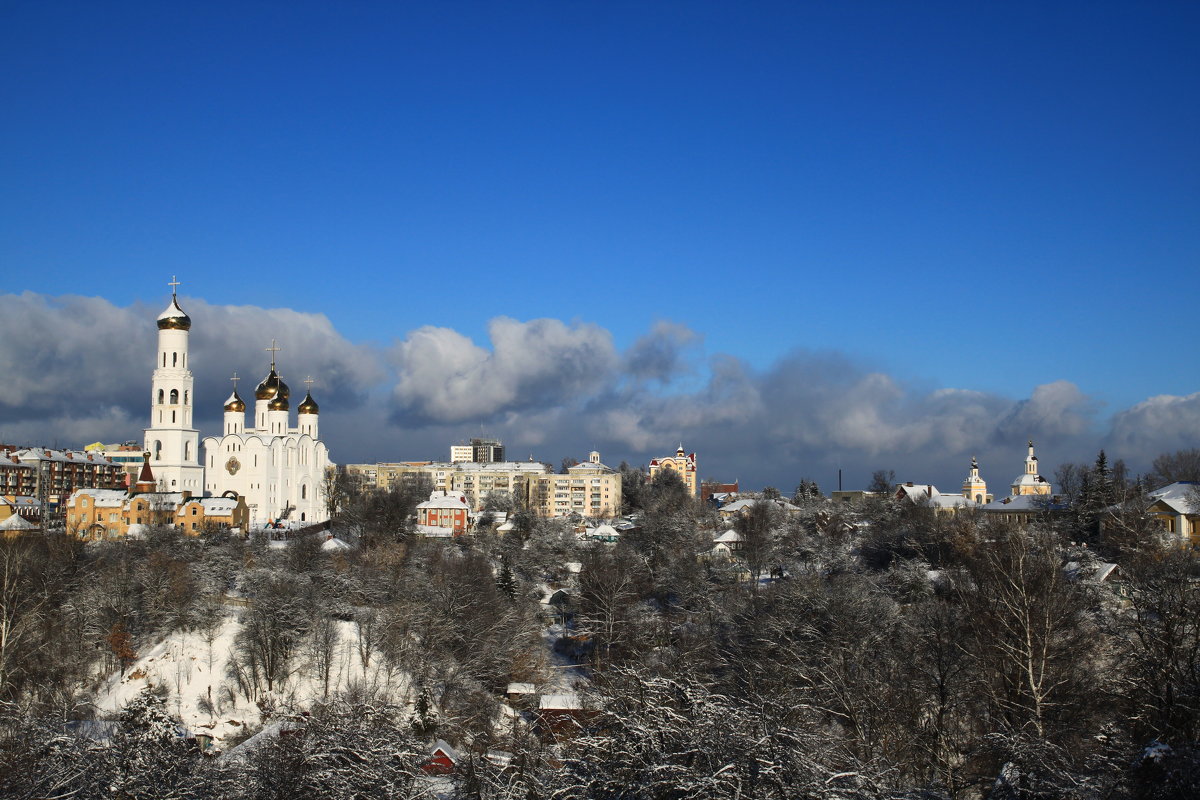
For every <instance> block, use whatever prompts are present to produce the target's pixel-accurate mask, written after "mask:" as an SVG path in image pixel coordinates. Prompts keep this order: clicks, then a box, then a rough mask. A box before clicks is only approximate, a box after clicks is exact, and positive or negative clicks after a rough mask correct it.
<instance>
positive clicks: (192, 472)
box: [146, 276, 204, 496]
mask: <svg viewBox="0 0 1200 800" xmlns="http://www.w3.org/2000/svg"><path fill="white" fill-rule="evenodd" d="M168 285H169V286H170V287H171V304H170V305H169V306H167V308H166V310H165V311H163V312H162V313H161V314H159V315H158V355H157V357H156V359H155V363H154V377H153V380H152V385H151V396H150V427H149V428H146V450H147V451H148V452H149V453H150V463H151V464H152V465H153V469H154V475H155V476H156V477H157V478H158V485H159V489H160V490H162V491H167V492H182V491H190V492H191V493H192V494H193V495H197V496H199V495H202V494H203V493H204V468H203V467H201V466H200V453H199V447H198V445H199V442H200V432H199V431H197V430H195V429H194V428H192V408H193V406H194V401H195V397H193V396H192V373H191V370H189V369H188V363H187V360H188V331H190V330H191V327H192V320H191V318H190V317H188V315H187V314H185V313H183V309H182V308H180V307H179V300H178V299H177V298H176V296H175V289H176V288H177V287H178V286H179V282H178V281H177V280H175V278H174V276H172V278H171V282H170V283H169V284H168Z"/></svg>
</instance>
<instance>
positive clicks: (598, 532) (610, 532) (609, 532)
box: [592, 522, 617, 536]
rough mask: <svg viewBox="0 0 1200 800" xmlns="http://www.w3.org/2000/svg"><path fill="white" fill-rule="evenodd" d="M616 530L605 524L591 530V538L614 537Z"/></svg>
mask: <svg viewBox="0 0 1200 800" xmlns="http://www.w3.org/2000/svg"><path fill="white" fill-rule="evenodd" d="M616 535H617V529H616V528H614V527H613V526H612V525H609V524H608V523H607V522H606V523H604V524H602V525H597V526H596V527H595V528H593V529H592V536H616Z"/></svg>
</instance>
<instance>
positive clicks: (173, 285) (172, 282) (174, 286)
mask: <svg viewBox="0 0 1200 800" xmlns="http://www.w3.org/2000/svg"><path fill="white" fill-rule="evenodd" d="M167 286H170V287H171V297H174V296H175V289H177V288H178V287H179V281H177V280H175V276H174V275H172V276H171V280H170V282H169V283H168V284H167Z"/></svg>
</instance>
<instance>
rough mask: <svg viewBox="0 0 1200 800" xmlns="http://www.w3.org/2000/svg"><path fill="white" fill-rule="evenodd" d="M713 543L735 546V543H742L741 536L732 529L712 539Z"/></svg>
mask: <svg viewBox="0 0 1200 800" xmlns="http://www.w3.org/2000/svg"><path fill="white" fill-rule="evenodd" d="M713 541H714V542H721V543H724V544H736V543H737V542H740V541H742V535H741V534H740V533H738V532H737V531H735V530H734V529H733V528H730V529H729V530H727V531H725V532H724V533H722V534H721V535H720V536H718V537H717V538H715V539H713Z"/></svg>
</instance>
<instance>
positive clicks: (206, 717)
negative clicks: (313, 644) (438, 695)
mask: <svg viewBox="0 0 1200 800" xmlns="http://www.w3.org/2000/svg"><path fill="white" fill-rule="evenodd" d="M337 626H338V629H337V630H338V644H337V645H336V646H335V648H334V658H333V661H332V666H331V669H330V678H329V693H330V694H333V693H334V692H337V691H341V690H345V689H347V688H350V687H352V686H353V687H356V688H360V689H364V688H365V689H367V690H368V691H371V690H373V691H377V692H379V693H381V694H384V695H388V696H390V697H391V698H392V699H393V700H396V701H400V702H404V701H406V700H407V691H408V681H407V679H406V676H404V675H403V674H401V673H397V672H394V671H389V670H388V669H387V668H386V665H385V663H384V659H383V658H382V657H381V656H380V655H379V654H378V653H376V654H374V656H373V657H371V658H370V659H369V660H370V667H369V668H367V669H364V668H363V664H362V659H361V658H360V657H359V653H358V648H357V642H358V632H357V626H356V625H355V624H354V623H353V622H342V621H339V622H338V623H337ZM240 629H241V623H240V621H239V615H238V614H237V613H230V614H228V615H227V616H226V617H225V619H224V620H223V621H222V623H221V625H220V626H219V627H217V628H216V629H215V630H214V631H213V632H211V634H209V635H205V634H204V633H202V632H199V631H188V632H176V633H173V634H171V635H170V636H168V637H167V638H165V639H163V640H162V641H160V642H158V643H157V644H155V645H154V646H152V647H150V648H148V649H146V650H145V651H144V652H143V654H142V655H141V657H140V658H138V660H137V661H136V662H135V663H134V664H133V665H132V666H131V667H130V668H129V669H128V670H126V671H125V672H123V673H114V674H113V675H110V676H108V677H107V678H106V679H105V680H104V682H103V683H102V684H101V686H100V688H99V689H98V691H97V693H96V701H95V704H96V708H97V710H98V711H99V713H100V714H102V715H107V714H113V713H116V712H117V711H119V710H120V709H121V707H122V706H124V705H125V704H126V703H128V702H129V701H130V700H131V699H133V698H134V697H135V696H137V695H138V694H139V693H140V692H141V691H142V690H143V689H145V688H146V687H148V686H153V687H156V688H158V687H165V688H166V691H167V709H168V710H169V711H171V712H173V713H174V714H176V715H177V716H178V717H179V719H180V720H181V721H182V722H183V724H184V725H185V726H187V728H188V729H189V730H191V731H192V732H193V733H206V734H209V735H211V736H212V737H213V738H214V739H217V740H221V739H225V738H227V737H229V736H231V735H234V734H237V733H240V732H241V731H242V730H243V729H244V727H245V726H249V727H250V728H257V727H258V726H259V725H260V724H261V723H262V715H261V711H260V708H259V706H258V704H257V703H255V702H253V701H251V700H248V699H247V698H246V696H245V695H244V694H242V693H241V691H240V690H239V689H238V687H237V684H236V683H235V682H234V681H233V680H232V679H230V678H228V677H227V668H228V666H229V661H230V655H231V654H232V652H233V646H234V641H235V640H236V638H237V634H238V631H239V630H240ZM298 651H299V652H298V654H297V655H296V656H294V657H293V660H292V672H291V674H290V675H289V676H288V678H287V679H286V680H285V681H284V682H283V684H282V685H280V686H277V687H276V689H275V691H274V692H271V693H269V694H268V693H267V692H266V690H265V687H264V690H263V692H262V693H261V694H262V696H263V697H264V698H265V699H267V700H268V701H269V700H274V701H276V702H277V703H287V702H294V703H296V704H298V705H300V706H301V707H305V706H308V705H309V704H311V703H312V702H313V701H314V700H317V699H320V698H321V697H322V695H323V694H324V686H323V685H322V681H321V680H320V678H319V677H318V676H317V675H316V674H315V670H313V669H312V668H311V666H310V665H309V663H308V662H307V660H306V657H305V655H304V653H303V647H300V648H298Z"/></svg>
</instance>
